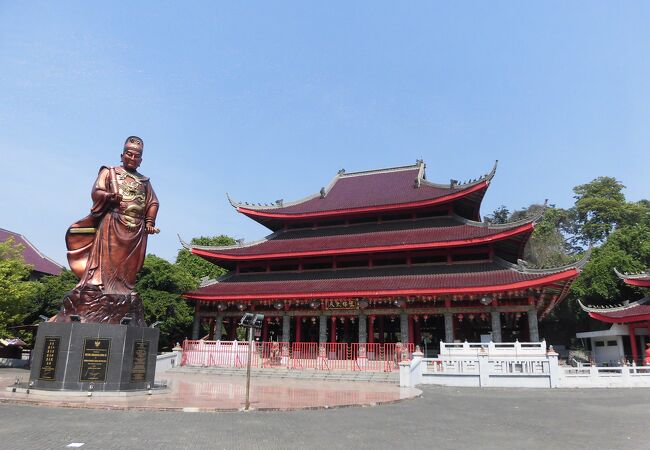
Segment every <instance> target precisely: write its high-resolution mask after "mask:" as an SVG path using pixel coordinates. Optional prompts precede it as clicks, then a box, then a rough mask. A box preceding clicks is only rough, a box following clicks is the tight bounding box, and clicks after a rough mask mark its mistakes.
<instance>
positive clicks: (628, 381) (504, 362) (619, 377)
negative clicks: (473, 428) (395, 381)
mask: <svg viewBox="0 0 650 450" xmlns="http://www.w3.org/2000/svg"><path fill="white" fill-rule="evenodd" d="M443 344H444V343H441V357H439V358H423V357H422V356H423V355H422V353H421V352H419V351H416V352H414V353H413V358H412V360H411V361H405V362H402V363H400V386H405V387H412V386H415V385H418V384H437V385H444V386H474V387H488V386H497V387H534V388H556V387H561V388H574V387H637V386H639V387H640V386H647V387H650V366H643V367H637V366H635V365H632V366H621V367H580V368H573V367H560V366H559V363H558V354H557V353H556V352H555V351H554V350H553V348H552V347H550V348H549V350H548V351H544V353H541V351H540V348H544V347H543V346H545V343H544V341H542V342H537V343H535V342H532V343H517V342H515V343H512V344H510V346H502V345H496V346H493V345H492V344H478V343H467V342H466V343H463V344H444V345H443ZM443 349H444V351H445V352H447V355H450V356H445V355H444V354H443ZM490 351H492V354H490ZM500 353H501V354H500ZM472 354H473V356H472Z"/></svg>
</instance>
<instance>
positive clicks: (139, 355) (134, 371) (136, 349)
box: [131, 341, 149, 383]
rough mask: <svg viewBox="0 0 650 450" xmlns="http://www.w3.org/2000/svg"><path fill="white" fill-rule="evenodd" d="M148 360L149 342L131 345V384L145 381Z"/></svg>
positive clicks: (136, 342) (138, 342) (137, 342)
mask: <svg viewBox="0 0 650 450" xmlns="http://www.w3.org/2000/svg"><path fill="white" fill-rule="evenodd" d="M148 360H149V341H135V342H134V343H133V365H132V366H131V383H138V382H141V381H147V362H148Z"/></svg>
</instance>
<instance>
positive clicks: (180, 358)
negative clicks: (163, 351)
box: [172, 342, 183, 367]
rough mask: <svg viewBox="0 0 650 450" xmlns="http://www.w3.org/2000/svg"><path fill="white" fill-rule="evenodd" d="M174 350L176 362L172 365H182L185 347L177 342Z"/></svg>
mask: <svg viewBox="0 0 650 450" xmlns="http://www.w3.org/2000/svg"><path fill="white" fill-rule="evenodd" d="M172 352H174V362H173V364H172V367H176V366H180V365H181V361H183V347H181V344H179V343H178V342H177V343H176V347H174V348H173V349H172Z"/></svg>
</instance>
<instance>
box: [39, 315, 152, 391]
mask: <svg viewBox="0 0 650 450" xmlns="http://www.w3.org/2000/svg"><path fill="white" fill-rule="evenodd" d="M159 335H160V331H159V330H158V329H156V328H146V327H137V326H128V325H113V324H102V323H77V322H72V323H55V322H45V323H42V324H40V325H39V327H38V333H37V335H36V342H35V345H34V350H33V352H32V367H31V371H30V376H29V385H30V387H31V388H34V389H47V390H69V391H96V392H103V391H133V390H145V389H150V388H153V386H154V377H155V373H156V355H157V350H158V337H159Z"/></svg>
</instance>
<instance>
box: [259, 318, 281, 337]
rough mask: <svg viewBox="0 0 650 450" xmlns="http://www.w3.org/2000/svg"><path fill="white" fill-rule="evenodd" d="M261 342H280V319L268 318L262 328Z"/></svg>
mask: <svg viewBox="0 0 650 450" xmlns="http://www.w3.org/2000/svg"><path fill="white" fill-rule="evenodd" d="M261 338H262V341H263V342H280V341H282V319H281V318H280V317H269V318H268V319H266V320H265V322H264V325H263V326H262V336H261Z"/></svg>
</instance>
